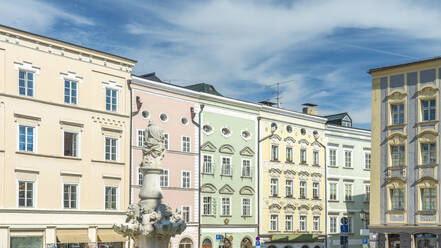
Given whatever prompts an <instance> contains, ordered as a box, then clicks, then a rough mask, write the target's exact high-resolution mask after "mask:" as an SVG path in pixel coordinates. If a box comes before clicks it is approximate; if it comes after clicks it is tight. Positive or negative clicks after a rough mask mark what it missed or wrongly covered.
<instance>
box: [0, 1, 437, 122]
mask: <svg viewBox="0 0 441 248" xmlns="http://www.w3.org/2000/svg"><path fill="white" fill-rule="evenodd" d="M0 23H1V24H4V25H8V26H13V27H16V28H20V29H24V30H26V31H30V32H34V33H38V34H42V35H46V36H49V37H53V38H56V39H60V40H65V41H69V42H73V43H76V44H80V45H83V46H87V47H91V48H94V49H98V50H102V51H106V52H110V53H115V54H118V55H121V56H125V57H129V58H132V59H135V60H137V61H138V64H137V66H136V67H135V70H134V73H135V74H143V73H148V72H156V73H157V75H158V76H159V77H160V78H161V79H163V80H165V81H169V82H172V83H175V84H180V85H188V84H192V83H199V82H207V83H211V84H213V85H215V86H216V88H217V89H218V91H220V92H221V93H223V94H224V95H226V96H230V97H234V98H239V99H243V100H247V101H253V102H257V101H261V100H267V99H271V98H273V97H274V96H275V95H274V89H271V88H269V87H267V85H270V84H273V83H275V82H278V81H279V82H281V81H286V80H294V82H293V83H290V84H285V85H283V87H282V88H281V89H282V94H281V97H282V99H281V104H282V107H283V108H288V109H292V110H296V111H300V110H301V104H302V103H305V102H312V103H316V104H318V105H319V113H320V114H323V115H325V114H332V113H337V112H348V113H349V114H350V115H351V116H352V118H353V120H354V125H355V126H358V127H362V128H369V127H370V104H371V101H370V97H371V92H370V90H371V79H370V76H369V75H368V74H367V73H366V72H367V70H368V69H370V68H374V67H378V66H383V65H389V64H397V63H402V62H407V61H410V60H415V59H421V58H427V57H433V56H438V55H441V50H440V49H441V42H440V41H441V29H440V28H439V27H441V5H440V4H439V3H438V2H437V1H424V0H423V1H418V2H417V1H407V0H403V1H395V0H388V1H383V0H370V1H353V0H327V1H288V0H286V1H282V0H277V1H269V0H262V1H251V0H241V1H235V0H219V1H210V0H207V1H181V0H176V1H171V0H163V1H153V0H152V1H136V0H132V1H118V0H106V1H104V0H94V1H80V0H78V1H74V0H72V1H35V0H14V1H9V0H0Z"/></svg>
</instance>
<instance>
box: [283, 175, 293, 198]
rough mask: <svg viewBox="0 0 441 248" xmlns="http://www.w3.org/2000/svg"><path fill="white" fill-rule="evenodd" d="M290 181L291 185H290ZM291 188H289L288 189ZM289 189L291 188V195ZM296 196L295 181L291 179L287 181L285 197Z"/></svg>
mask: <svg viewBox="0 0 441 248" xmlns="http://www.w3.org/2000/svg"><path fill="white" fill-rule="evenodd" d="M288 181H290V183H288ZM288 186H289V187H288ZM288 188H290V190H289V191H290V192H291V194H288ZM293 196H294V180H293V179H291V178H289V179H285V197H293Z"/></svg>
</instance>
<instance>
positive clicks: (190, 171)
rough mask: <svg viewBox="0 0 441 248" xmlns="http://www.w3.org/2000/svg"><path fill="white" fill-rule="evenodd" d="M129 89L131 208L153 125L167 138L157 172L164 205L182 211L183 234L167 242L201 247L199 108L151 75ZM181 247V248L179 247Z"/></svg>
mask: <svg viewBox="0 0 441 248" xmlns="http://www.w3.org/2000/svg"><path fill="white" fill-rule="evenodd" d="M130 86H131V89H132V175H131V176H132V185H131V193H132V202H133V203H136V202H138V201H139V197H138V194H139V191H140V188H141V186H142V182H143V178H142V174H141V173H140V172H139V166H140V165H141V163H142V156H143V154H142V146H143V140H144V136H145V128H146V127H147V125H148V123H149V122H150V121H151V122H153V123H155V124H156V125H157V126H158V127H160V128H162V129H163V130H164V132H165V135H166V142H165V146H166V149H167V150H166V153H165V156H164V159H163V161H162V164H161V167H162V168H163V170H164V171H163V173H162V175H161V180H160V184H161V188H162V194H163V197H164V198H163V202H166V203H167V204H169V206H170V207H171V208H173V209H180V210H181V212H182V216H183V219H184V220H185V222H186V223H187V228H186V230H185V231H184V232H183V233H182V234H180V235H177V236H175V237H173V238H172V239H171V246H170V247H173V248H178V247H185V248H191V247H197V246H198V243H199V232H198V231H199V230H198V229H199V225H198V223H199V200H198V199H199V124H198V122H199V109H200V107H199V104H198V102H197V100H198V94H197V93H196V92H192V91H191V90H187V89H183V88H181V87H177V86H173V85H170V84H165V83H162V82H161V81H160V80H159V79H158V78H156V77H155V76H154V75H153V74H147V75H144V76H140V77H136V76H133V79H132V82H131V84H130ZM180 245H184V246H180Z"/></svg>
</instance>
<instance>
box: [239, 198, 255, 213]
mask: <svg viewBox="0 0 441 248" xmlns="http://www.w3.org/2000/svg"><path fill="white" fill-rule="evenodd" d="M244 200H248V201H249V202H250V203H249V206H248V207H249V214H244V210H245V209H244V206H245V205H244ZM240 202H241V210H242V211H241V216H242V217H251V210H252V208H251V205H252V201H251V198H248V197H245V198H241V199H240Z"/></svg>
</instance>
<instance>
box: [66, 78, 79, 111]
mask: <svg viewBox="0 0 441 248" xmlns="http://www.w3.org/2000/svg"><path fill="white" fill-rule="evenodd" d="M66 81H69V87H70V88H69V89H70V91H69V102H66V99H65V98H66V92H65V88H66V86H65V84H66ZM72 82H75V83H76V84H77V88H76V91H77V96H76V102H75V103H73V102H72ZM79 85H80V82H79V81H78V80H76V79H71V78H63V103H64V104H72V105H78V98H79V97H78V92H79V90H78V88H79V87H78V86H79Z"/></svg>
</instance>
